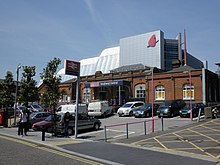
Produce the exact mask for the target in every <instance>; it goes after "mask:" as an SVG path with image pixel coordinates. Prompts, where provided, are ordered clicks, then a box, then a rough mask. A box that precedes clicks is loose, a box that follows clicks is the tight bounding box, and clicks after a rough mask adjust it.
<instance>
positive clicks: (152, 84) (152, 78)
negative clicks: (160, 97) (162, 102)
mask: <svg viewBox="0 0 220 165" xmlns="http://www.w3.org/2000/svg"><path fill="white" fill-rule="evenodd" d="M144 73H146V74H147V75H149V73H150V74H151V100H152V101H151V104H152V105H151V107H152V112H151V113H152V117H151V120H152V132H154V67H152V68H151V70H146V71H144ZM149 86H150V85H149ZM148 93H149V91H148ZM149 98H150V97H149ZM148 100H149V101H150V99H148Z"/></svg>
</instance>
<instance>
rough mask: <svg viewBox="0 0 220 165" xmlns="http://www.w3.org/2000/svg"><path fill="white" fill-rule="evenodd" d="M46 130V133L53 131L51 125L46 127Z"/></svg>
mask: <svg viewBox="0 0 220 165" xmlns="http://www.w3.org/2000/svg"><path fill="white" fill-rule="evenodd" d="M46 132H48V133H53V132H54V131H53V128H52V127H48V128H47V129H46Z"/></svg>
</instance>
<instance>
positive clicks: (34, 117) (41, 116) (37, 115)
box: [29, 112, 51, 128]
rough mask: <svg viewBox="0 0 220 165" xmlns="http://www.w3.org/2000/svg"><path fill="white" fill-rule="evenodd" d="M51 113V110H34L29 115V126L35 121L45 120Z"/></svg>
mask: <svg viewBox="0 0 220 165" xmlns="http://www.w3.org/2000/svg"><path fill="white" fill-rule="evenodd" d="M50 115H51V114H50V113H49V112H34V113H32V114H30V116H29V126H30V128H31V127H32V125H33V124H34V123H37V122H39V121H42V120H45V119H46V118H47V117H48V116H50Z"/></svg>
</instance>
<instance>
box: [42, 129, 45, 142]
mask: <svg viewBox="0 0 220 165" xmlns="http://www.w3.org/2000/svg"><path fill="white" fill-rule="evenodd" d="M42 141H45V130H44V129H43V130H42Z"/></svg>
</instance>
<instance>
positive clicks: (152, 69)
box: [151, 68, 154, 132]
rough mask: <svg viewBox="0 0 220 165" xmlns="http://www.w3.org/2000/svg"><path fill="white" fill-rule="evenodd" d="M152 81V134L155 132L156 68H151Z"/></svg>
mask: <svg viewBox="0 0 220 165" xmlns="http://www.w3.org/2000/svg"><path fill="white" fill-rule="evenodd" d="M151 71H152V73H151V76H152V77H151V79H152V132H154V68H151Z"/></svg>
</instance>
